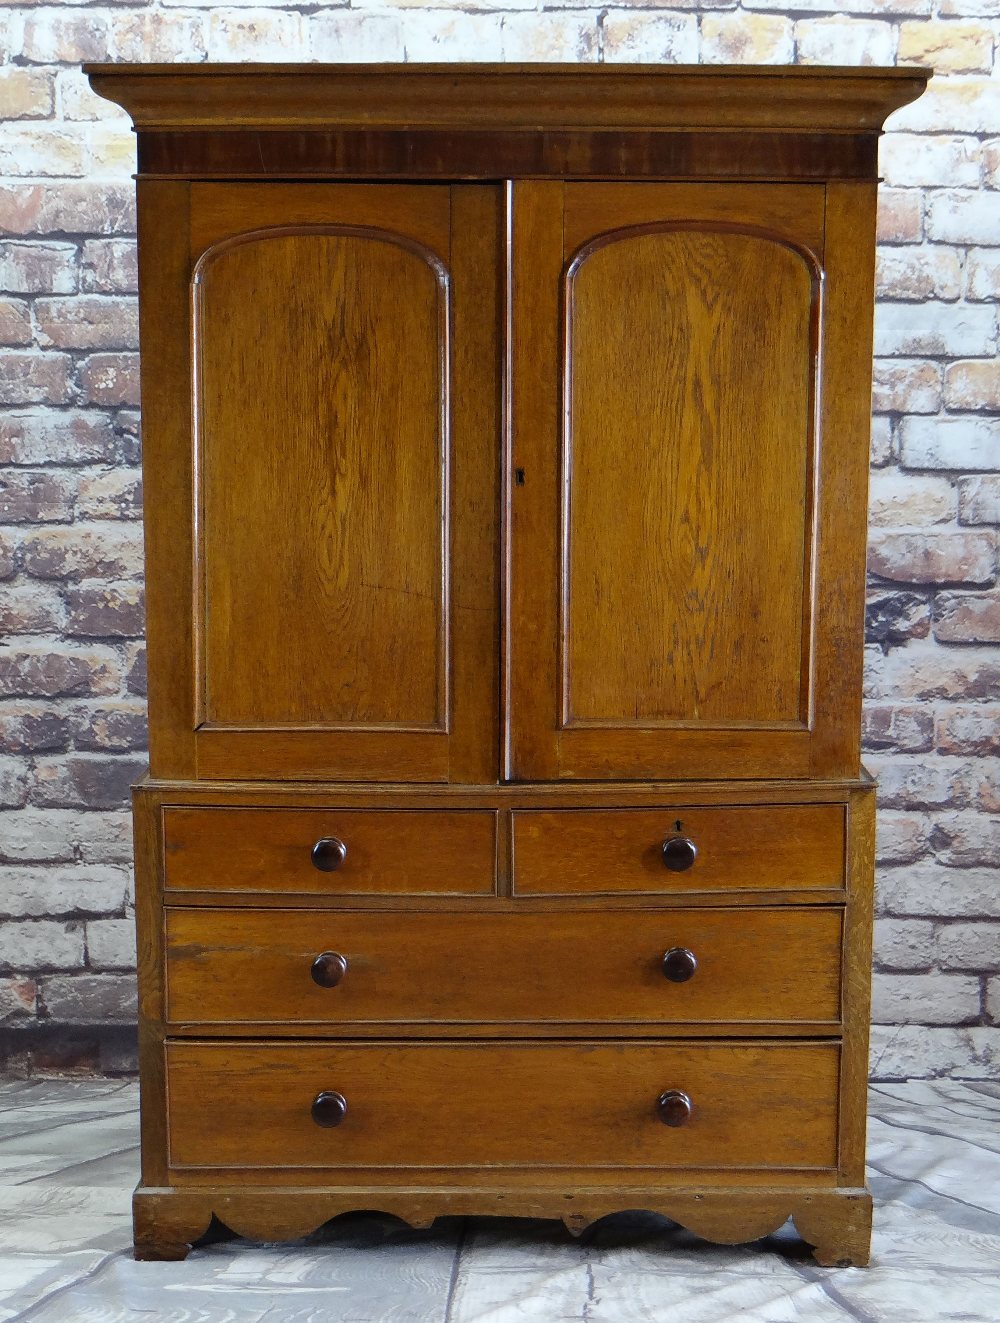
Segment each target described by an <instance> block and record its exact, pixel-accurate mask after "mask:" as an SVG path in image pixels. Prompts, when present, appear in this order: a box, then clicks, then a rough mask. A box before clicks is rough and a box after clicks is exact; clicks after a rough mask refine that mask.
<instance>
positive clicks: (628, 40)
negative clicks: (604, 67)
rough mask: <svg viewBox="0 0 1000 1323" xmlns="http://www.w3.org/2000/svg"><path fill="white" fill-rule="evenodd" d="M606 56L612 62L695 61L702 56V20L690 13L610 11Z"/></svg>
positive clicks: (606, 32)
mask: <svg viewBox="0 0 1000 1323" xmlns="http://www.w3.org/2000/svg"><path fill="white" fill-rule="evenodd" d="M603 31H604V58H605V59H606V60H607V62H608V63H609V64H614V63H618V64H632V63H637V62H638V63H641V62H642V61H644V60H645V61H652V62H657V61H659V62H661V63H664V64H694V63H696V62H697V59H698V20H697V19H696V18H694V17H693V16H692V15H690V14H645V13H643V14H639V13H632V12H631V11H628V10H624V11H623V10H621V9H611V10H608V12H607V14H606V16H605V19H604V24H603Z"/></svg>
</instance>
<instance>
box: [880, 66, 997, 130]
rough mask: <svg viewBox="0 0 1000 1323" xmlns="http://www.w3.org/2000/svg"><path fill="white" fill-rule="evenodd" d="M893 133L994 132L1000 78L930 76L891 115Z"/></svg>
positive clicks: (888, 122)
mask: <svg viewBox="0 0 1000 1323" xmlns="http://www.w3.org/2000/svg"><path fill="white" fill-rule="evenodd" d="M887 124H888V127H889V128H890V129H891V130H892V131H893V132H894V133H995V132H996V129H997V125H998V124H1000V80H998V79H993V78H985V77H975V76H971V75H969V76H966V75H955V76H952V77H950V78H932V79H931V81H930V83H929V84H928V87H927V91H926V92H924V94H923V96H921V97H920V98H919V99H918V100H917V101H913V102H911V103H910V104H909V105H908V106H904V107H903V108H902V110H897V111H896V112H895V114H893V115H890V116H889V119H888V121H887Z"/></svg>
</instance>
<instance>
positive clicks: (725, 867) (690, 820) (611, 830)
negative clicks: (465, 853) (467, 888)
mask: <svg viewBox="0 0 1000 1323" xmlns="http://www.w3.org/2000/svg"><path fill="white" fill-rule="evenodd" d="M672 835H683V836H686V837H688V838H689V839H690V840H692V841H693V842H694V844H695V846H696V848H697V851H698V855H697V858H696V860H695V863H694V865H693V866H692V867H691V868H690V869H689V870H688V871H686V872H683V873H671V872H669V871H668V870H667V869H666V868H665V867H664V864H663V853H662V846H663V842H664V840H665V839H667V838H668V837H670V836H672ZM844 857H845V843H844V813H843V809H841V808H838V807H835V806H833V805H807V806H802V807H792V806H773V807H772V806H769V807H766V808H765V807H757V808H754V807H744V806H740V807H732V808H699V807H685V806H684V805H683V803H682V801H681V800H678V801H677V803H676V804H675V805H674V806H673V807H671V806H669V804H668V805H666V806H664V807H662V808H660V809H658V810H649V809H634V810H629V809H613V810H611V811H604V812H601V811H596V810H587V809H569V810H550V811H545V810H530V809H528V810H521V809H518V810H515V812H514V893H515V895H518V896H526V895H540V894H546V893H547V894H552V895H578V894H586V893H588V892H590V893H605V894H608V895H612V894H615V893H620V892H654V893H655V892H672V893H675V894H676V893H683V892H685V891H720V892H725V891H739V890H749V889H752V888H754V887H758V888H764V889H767V890H773V891H780V890H782V889H784V888H789V889H796V888H805V887H810V886H816V887H841V886H843V885H844Z"/></svg>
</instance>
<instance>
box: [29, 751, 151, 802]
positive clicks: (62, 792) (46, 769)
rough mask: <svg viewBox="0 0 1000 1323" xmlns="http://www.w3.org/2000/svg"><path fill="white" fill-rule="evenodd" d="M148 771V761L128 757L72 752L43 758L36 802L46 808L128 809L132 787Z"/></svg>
mask: <svg viewBox="0 0 1000 1323" xmlns="http://www.w3.org/2000/svg"><path fill="white" fill-rule="evenodd" d="M146 770H147V768H146V760H145V759H144V758H135V757H131V756H126V755H121V756H119V755H116V754H103V753H102V754H96V753H72V754H69V755H67V756H66V757H61V758H40V759H38V762H37V764H36V767H35V786H34V790H33V793H32V799H33V801H34V802H35V803H36V804H38V805H40V806H43V807H44V806H46V805H53V806H58V807H66V808H99V809H108V808H120V807H124V806H126V805H127V804H128V803H129V798H130V796H129V789H130V787H131V786H132V784H133V783H134V782H135V781H138V779H139V778H140V777H141V776H143V775H144V774H145V772H146Z"/></svg>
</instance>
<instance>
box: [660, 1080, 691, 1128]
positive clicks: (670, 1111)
mask: <svg viewBox="0 0 1000 1323" xmlns="http://www.w3.org/2000/svg"><path fill="white" fill-rule="evenodd" d="M656 1110H657V1113H658V1115H659V1117H660V1120H661V1121H662V1122H663V1124H664V1125H670V1126H679V1125H687V1123H688V1121H689V1120H690V1119H691V1099H690V1098H689V1097H688V1096H687V1094H686V1093H684V1092H682V1091H681V1090H680V1089H668V1090H667V1091H666V1093H661V1094H660V1096H659V1098H657V1100H656Z"/></svg>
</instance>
